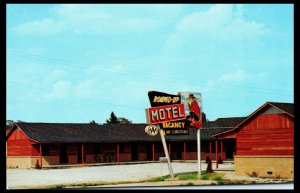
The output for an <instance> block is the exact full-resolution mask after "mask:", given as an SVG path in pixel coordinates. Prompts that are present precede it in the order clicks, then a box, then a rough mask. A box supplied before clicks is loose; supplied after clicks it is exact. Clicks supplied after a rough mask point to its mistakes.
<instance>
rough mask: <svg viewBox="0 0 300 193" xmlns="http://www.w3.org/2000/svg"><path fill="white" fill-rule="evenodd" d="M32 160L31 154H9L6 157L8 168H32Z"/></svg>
mask: <svg viewBox="0 0 300 193" xmlns="http://www.w3.org/2000/svg"><path fill="white" fill-rule="evenodd" d="M31 166H32V160H31V157H30V156H13V157H10V156H8V157H7V158H6V167H7V168H16V167H17V168H31Z"/></svg>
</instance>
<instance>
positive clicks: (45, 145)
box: [42, 144, 49, 156]
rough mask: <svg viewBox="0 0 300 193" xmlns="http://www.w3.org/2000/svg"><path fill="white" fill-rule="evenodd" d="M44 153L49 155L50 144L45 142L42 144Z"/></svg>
mask: <svg viewBox="0 0 300 193" xmlns="http://www.w3.org/2000/svg"><path fill="white" fill-rule="evenodd" d="M42 154H43V155H45V156H48V155H49V145H48V144H43V145H42Z"/></svg>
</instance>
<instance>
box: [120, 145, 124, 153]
mask: <svg viewBox="0 0 300 193" xmlns="http://www.w3.org/2000/svg"><path fill="white" fill-rule="evenodd" d="M120 153H124V143H120Z"/></svg>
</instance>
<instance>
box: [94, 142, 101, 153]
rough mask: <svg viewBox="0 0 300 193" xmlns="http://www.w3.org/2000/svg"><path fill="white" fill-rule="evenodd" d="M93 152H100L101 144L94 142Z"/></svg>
mask: <svg viewBox="0 0 300 193" xmlns="http://www.w3.org/2000/svg"><path fill="white" fill-rule="evenodd" d="M93 149H94V154H100V153H101V144H99V143H95V144H94V146H93Z"/></svg>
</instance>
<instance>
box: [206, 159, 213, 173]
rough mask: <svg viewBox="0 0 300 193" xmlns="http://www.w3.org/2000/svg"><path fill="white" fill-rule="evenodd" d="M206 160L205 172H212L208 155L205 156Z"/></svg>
mask: <svg viewBox="0 0 300 193" xmlns="http://www.w3.org/2000/svg"><path fill="white" fill-rule="evenodd" d="M206 161H207V168H206V173H212V172H213V169H212V163H211V159H210V158H209V157H208V156H207V158H206Z"/></svg>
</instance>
